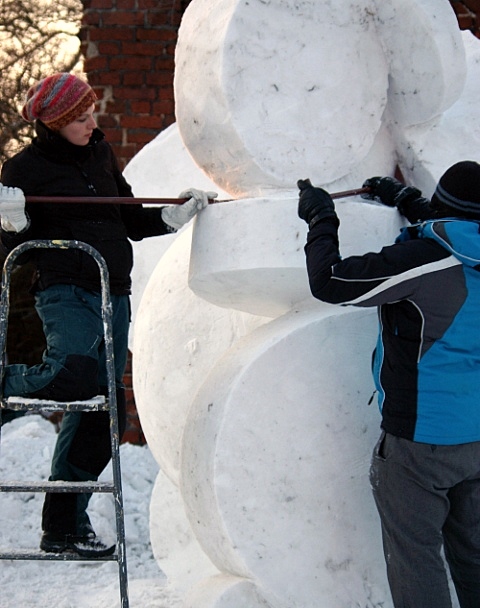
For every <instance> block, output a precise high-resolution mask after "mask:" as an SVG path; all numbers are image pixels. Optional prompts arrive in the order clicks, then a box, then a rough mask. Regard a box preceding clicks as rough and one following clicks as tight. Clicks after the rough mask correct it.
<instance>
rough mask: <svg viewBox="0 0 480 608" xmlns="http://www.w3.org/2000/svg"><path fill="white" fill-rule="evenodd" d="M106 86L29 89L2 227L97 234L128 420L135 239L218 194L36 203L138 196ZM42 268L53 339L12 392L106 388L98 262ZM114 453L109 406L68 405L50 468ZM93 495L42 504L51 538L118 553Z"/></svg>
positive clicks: (38, 261)
mask: <svg viewBox="0 0 480 608" xmlns="http://www.w3.org/2000/svg"><path fill="white" fill-rule="evenodd" d="M95 101H96V96H95V93H94V91H93V90H92V88H91V87H90V86H89V85H88V83H87V82H85V81H84V80H82V79H81V78H78V77H77V76H74V75H72V74H68V73H57V74H53V75H52V76H49V77H47V78H45V79H43V80H41V81H40V82H38V83H37V84H35V85H34V86H32V87H31V88H30V89H29V91H28V93H27V99H26V103H25V105H24V106H23V108H22V116H23V118H25V119H26V120H27V121H29V122H34V124H35V131H36V137H35V138H34V139H33V141H32V142H31V144H30V145H28V146H27V147H26V148H25V149H24V150H22V151H21V152H19V153H18V154H17V155H16V156H14V157H13V158H11V159H10V160H8V161H6V162H5V164H4V165H3V168H2V172H1V182H2V184H3V185H2V184H0V215H1V232H0V238H1V242H2V245H3V248H4V249H5V250H6V251H7V252H8V251H11V250H12V249H13V248H14V247H16V246H17V245H19V244H20V243H22V242H24V241H27V240H30V239H73V240H79V241H83V242H86V243H88V244H90V245H92V246H93V247H94V248H95V249H96V250H97V251H99V252H100V254H101V255H102V256H103V258H104V259H105V261H106V263H107V266H108V269H109V278H110V292H111V298H112V309H113V310H112V326H113V343H114V357H115V375H116V387H117V403H118V411H119V423H120V432H121V433H122V432H123V430H124V428H125V397H124V388H123V384H122V378H123V375H124V371H125V365H126V360H127V348H128V329H129V321H130V304H129V294H130V288H131V278H130V272H131V269H132V264H133V256H132V247H131V244H130V242H129V239H131V240H141V239H143V238H145V237H150V236H157V235H163V234H168V233H171V232H175V231H176V230H178V229H179V228H180V227H181V226H183V225H184V224H185V223H186V222H188V221H189V220H190V219H191V218H193V217H194V215H195V214H196V213H197V212H198V211H199V210H200V209H202V208H203V207H205V206H206V205H207V204H208V198H209V197H210V198H213V197H215V196H216V194H215V193H206V192H203V191H200V190H195V189H190V190H188V191H185V192H182V193H181V194H180V197H185V198H189V200H188V201H187V202H186V203H184V204H183V205H175V206H171V207H163V208H143V207H142V206H140V205H133V204H132V205H125V204H122V205H111V204H91V203H90V204H88V202H85V203H78V204H77V203H74V204H64V205H62V204H58V203H43V204H27V205H25V195H37V196H39V195H43V196H52V197H55V196H78V197H84V198H85V199H86V200H87V199H88V197H91V196H99V197H102V196H103V197H112V196H120V197H132V196H133V194H132V189H131V187H130V186H129V184H128V183H127V182H126V180H125V179H124V177H123V176H122V174H121V172H120V170H119V168H118V165H117V162H116V160H115V157H114V154H113V152H112V149H111V147H110V145H109V144H108V143H107V142H106V141H105V138H104V135H103V133H102V132H101V131H100V130H99V129H98V128H97V125H96V122H95V118H94V111H95ZM31 252H32V253H31V256H32V257H33V260H34V262H35V266H36V274H35V279H34V284H33V292H34V294H35V307H36V309H37V312H38V314H39V316H40V318H41V320H42V323H43V328H44V332H45V337H46V343H47V347H46V350H45V352H44V355H43V360H42V363H41V364H39V365H35V366H31V367H28V366H27V365H22V364H16V365H8V366H6V368H5V376H4V386H3V394H4V397H8V396H10V395H19V396H24V397H32V398H43V399H54V400H57V401H68V400H83V399H88V398H91V397H93V396H95V395H97V394H107V376H106V368H105V352H104V345H103V323H102V317H101V295H100V277H99V272H98V267H97V265H96V262H95V261H94V260H93V258H91V256H89V255H88V254H86V253H84V252H81V251H79V250H77V249H66V250H59V249H36V250H31ZM110 456H111V450H110V429H109V416H108V413H107V412H95V413H86V412H75V413H72V412H67V413H66V414H65V415H64V418H63V422H62V427H61V430H60V433H59V435H58V439H57V444H56V448H55V453H54V455H53V460H52V472H51V476H50V479H51V480H67V481H79V480H80V481H87V480H96V479H97V478H98V476H99V475H100V473H101V472H102V471H103V469H104V468H105V466H106V465H107V464H108V462H109V460H110ZM89 498H90V496H89V495H86V494H74V493H49V494H47V495H46V497H45V503H44V507H43V514H42V528H43V535H42V540H41V543H40V547H41V548H42V549H43V550H45V551H48V552H56V553H57V552H62V551H65V550H69V551H74V552H76V553H78V554H79V555H82V556H87V557H91V556H97V557H99V556H103V555H109V554H111V553H113V551H114V546H110V547H109V546H106V545H105V544H104V543H103V542H102V541H101V540H100V539H99V538H98V537H97V536H96V535H95V532H94V531H93V529H92V526H91V524H90V521H89V518H88V515H87V513H86V508H87V504H88V500H89Z"/></svg>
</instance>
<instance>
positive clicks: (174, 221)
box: [162, 188, 218, 230]
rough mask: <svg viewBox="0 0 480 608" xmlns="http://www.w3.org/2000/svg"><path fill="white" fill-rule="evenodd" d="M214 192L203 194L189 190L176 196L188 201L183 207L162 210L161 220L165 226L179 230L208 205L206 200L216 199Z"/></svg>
mask: <svg viewBox="0 0 480 608" xmlns="http://www.w3.org/2000/svg"><path fill="white" fill-rule="evenodd" d="M217 196H218V194H217V193H216V192H204V191H203V190H196V189H195V188H189V189H188V190H184V191H183V192H181V193H180V194H179V195H178V198H188V199H189V200H188V201H187V202H186V203H183V205H171V206H169V207H164V208H163V209H162V219H163V221H164V222H165V224H168V225H169V226H171V227H172V228H174V229H175V230H179V229H180V228H181V227H182V226H184V225H185V224H186V223H187V222H189V221H190V220H191V219H192V218H193V217H195V215H196V214H197V213H198V212H199V211H200V210H201V209H204V208H205V207H206V206H207V205H208V200H209V199H213V198H216V197H217Z"/></svg>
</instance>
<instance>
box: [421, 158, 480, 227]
mask: <svg viewBox="0 0 480 608" xmlns="http://www.w3.org/2000/svg"><path fill="white" fill-rule="evenodd" d="M438 203H441V205H442V206H443V205H446V206H447V207H450V208H452V209H455V210H456V214H455V215H467V216H472V215H475V216H478V217H480V164H478V163H477V162H475V161H472V160H464V161H462V162H459V163H456V164H455V165H452V166H451V167H450V169H447V170H446V171H445V173H444V174H443V175H442V177H441V178H440V180H439V182H438V184H437V187H436V189H435V192H434V193H433V196H432V206H433V207H439V205H438ZM459 212H460V213H459Z"/></svg>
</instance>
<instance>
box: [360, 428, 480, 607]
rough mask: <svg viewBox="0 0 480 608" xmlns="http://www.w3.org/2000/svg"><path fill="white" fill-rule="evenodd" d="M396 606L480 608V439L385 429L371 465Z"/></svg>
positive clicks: (388, 574) (374, 491) (389, 578)
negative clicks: (424, 437)
mask: <svg viewBox="0 0 480 608" xmlns="http://www.w3.org/2000/svg"><path fill="white" fill-rule="evenodd" d="M370 482H371V485H372V491H373V496H374V499H375V503H376V505H377V509H378V512H379V515H380V520H381V524H382V538H383V547H384V554H385V561H386V565H387V576H388V582H389V585H390V590H391V593H392V598H393V603H394V606H395V608H452V600H451V596H450V591H449V586H448V577H447V572H446V567H445V561H444V559H443V557H442V548H443V549H444V552H445V557H446V560H447V563H448V567H449V568H450V574H451V577H452V580H453V582H454V585H455V589H456V592H457V596H458V600H459V603H460V606H461V608H479V607H480V442H475V443H466V444H462V445H429V444H425V443H415V442H413V441H408V440H406V439H402V438H400V437H395V436H393V435H390V434H388V433H386V434H385V433H383V432H382V435H381V436H380V439H379V441H378V443H377V445H376V446H375V449H374V452H373V458H372V463H371V468H370Z"/></svg>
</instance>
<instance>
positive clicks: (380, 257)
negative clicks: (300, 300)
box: [305, 222, 451, 307]
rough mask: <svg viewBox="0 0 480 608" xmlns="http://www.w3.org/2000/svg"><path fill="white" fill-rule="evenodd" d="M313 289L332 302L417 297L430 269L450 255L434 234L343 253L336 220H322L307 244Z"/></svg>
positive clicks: (372, 302)
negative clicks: (373, 249) (363, 251)
mask: <svg viewBox="0 0 480 608" xmlns="http://www.w3.org/2000/svg"><path fill="white" fill-rule="evenodd" d="M305 254H306V260H307V273H308V278H309V283H310V290H311V292H312V295H313V296H314V297H315V298H317V299H319V300H322V301H323V302H328V303H330V304H342V305H354V306H365V307H368V306H380V305H382V304H387V303H391V302H396V301H398V300H400V299H408V298H411V297H413V295H414V294H415V292H416V290H417V288H418V286H419V284H420V283H421V281H422V277H423V275H424V274H425V273H426V272H434V271H435V270H438V269H439V268H438V264H443V263H445V262H443V260H446V259H447V258H450V257H451V256H450V254H449V252H448V251H447V250H446V249H444V248H443V247H442V246H441V245H440V244H439V243H437V242H435V241H434V240H433V239H413V240H408V241H405V242H398V243H395V244H394V245H389V246H386V247H383V248H382V249H381V250H380V251H379V252H376V253H366V254H364V255H360V256H350V257H348V258H345V259H341V257H340V255H339V249H338V240H337V236H336V229H335V227H334V226H332V225H331V224H330V225H327V224H326V223H325V222H319V224H317V225H315V226H314V227H313V228H312V230H310V232H309V234H308V238H307V244H306V245H305Z"/></svg>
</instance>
